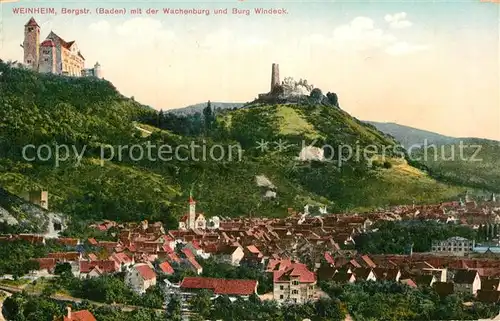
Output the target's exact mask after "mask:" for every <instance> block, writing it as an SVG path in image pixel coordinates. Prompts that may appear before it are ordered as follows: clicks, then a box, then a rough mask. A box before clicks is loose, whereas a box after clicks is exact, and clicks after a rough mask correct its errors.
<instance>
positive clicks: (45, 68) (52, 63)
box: [38, 39, 57, 74]
mask: <svg viewBox="0 0 500 321" xmlns="http://www.w3.org/2000/svg"><path fill="white" fill-rule="evenodd" d="M40 51H41V52H40V63H39V65H38V70H39V71H40V72H47V73H53V74H55V73H56V67H57V60H56V45H55V43H54V41H52V40H51V39H47V40H45V41H44V42H42V43H41V44H40Z"/></svg>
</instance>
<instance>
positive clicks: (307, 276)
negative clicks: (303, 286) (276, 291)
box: [273, 263, 316, 283]
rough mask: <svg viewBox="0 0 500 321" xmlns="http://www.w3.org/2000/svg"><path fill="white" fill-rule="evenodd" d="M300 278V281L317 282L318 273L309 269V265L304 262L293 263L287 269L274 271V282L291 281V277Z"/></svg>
mask: <svg viewBox="0 0 500 321" xmlns="http://www.w3.org/2000/svg"><path fill="white" fill-rule="evenodd" d="M295 278H298V281H299V282H300V283H314V282H316V274H314V272H311V271H309V269H308V268H307V266H306V265H305V264H302V263H292V265H291V266H290V267H288V268H287V269H286V270H280V271H274V272H273V282H275V283H277V282H289V281H290V280H291V279H295Z"/></svg>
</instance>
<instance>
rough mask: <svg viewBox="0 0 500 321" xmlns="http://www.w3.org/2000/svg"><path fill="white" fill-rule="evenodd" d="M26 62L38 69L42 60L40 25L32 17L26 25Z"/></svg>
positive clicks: (24, 43)
mask: <svg viewBox="0 0 500 321" xmlns="http://www.w3.org/2000/svg"><path fill="white" fill-rule="evenodd" d="M22 47H23V49H24V64H25V65H28V66H30V67H31V68H32V69H33V70H37V71H38V63H39V60H40V26H39V25H38V23H36V21H35V19H34V18H33V17H31V19H30V20H29V21H28V22H27V23H26V24H25V25H24V42H23V45H22Z"/></svg>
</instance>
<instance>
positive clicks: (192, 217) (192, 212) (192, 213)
mask: <svg viewBox="0 0 500 321" xmlns="http://www.w3.org/2000/svg"><path fill="white" fill-rule="evenodd" d="M195 221H196V201H195V200H194V199H193V195H192V194H191V193H190V194H189V214H188V226H187V228H189V229H194V227H195V224H194V223H195Z"/></svg>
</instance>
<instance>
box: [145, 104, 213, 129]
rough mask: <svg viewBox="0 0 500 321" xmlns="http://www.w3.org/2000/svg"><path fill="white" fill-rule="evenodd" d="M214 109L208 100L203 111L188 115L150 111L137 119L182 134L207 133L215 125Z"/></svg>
mask: <svg viewBox="0 0 500 321" xmlns="http://www.w3.org/2000/svg"><path fill="white" fill-rule="evenodd" d="M215 115H216V110H214V108H213V107H212V103H211V102H210V101H208V103H207V105H206V107H205V108H203V111H202V112H201V113H200V112H195V113H193V114H189V115H182V114H175V113H172V112H164V111H163V110H160V111H159V112H152V113H149V114H144V115H141V117H140V118H139V121H141V122H143V123H145V124H148V125H152V126H155V127H157V128H160V129H165V130H169V131H171V132H172V133H174V134H178V135H183V136H199V135H208V134H209V133H210V131H211V130H212V129H213V127H214V125H215Z"/></svg>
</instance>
